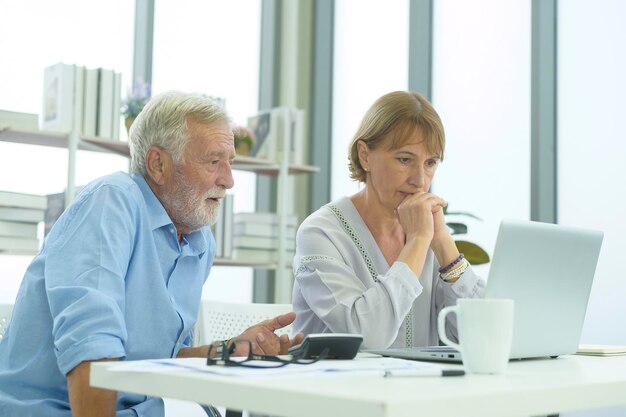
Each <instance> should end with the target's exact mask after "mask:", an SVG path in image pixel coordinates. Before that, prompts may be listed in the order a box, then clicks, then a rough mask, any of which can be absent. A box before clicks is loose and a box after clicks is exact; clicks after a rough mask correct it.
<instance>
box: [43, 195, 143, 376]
mask: <svg viewBox="0 0 626 417" xmlns="http://www.w3.org/2000/svg"><path fill="white" fill-rule="evenodd" d="M131 201H132V200H129V198H128V197H127V196H126V197H124V190H123V189H122V188H118V187H102V188H97V189H95V190H92V191H91V192H90V193H89V194H88V195H85V194H83V195H80V196H79V197H78V198H77V201H76V202H75V203H74V204H73V205H72V206H71V210H72V211H71V212H70V213H68V215H67V216H64V217H63V220H62V224H57V225H55V230H54V233H57V234H59V235H58V236H57V237H58V238H56V239H53V240H52V241H53V242H54V243H53V244H52V245H50V246H48V247H47V248H46V249H47V251H48V260H47V262H46V266H45V275H46V279H45V285H46V291H47V295H48V302H49V305H50V309H51V313H52V317H54V324H53V329H52V332H53V337H54V345H55V353H56V355H57V361H58V366H59V369H60V370H61V372H62V373H63V374H67V373H68V372H69V371H70V370H72V369H73V368H74V367H75V366H77V365H78V364H79V363H80V362H83V361H87V360H94V359H102V358H121V357H124V356H125V348H124V345H125V342H126V340H127V336H128V335H127V329H126V325H125V321H124V308H125V303H126V300H125V281H124V279H125V276H126V271H127V269H128V262H129V259H130V257H131V251H132V242H133V240H134V239H135V236H134V233H135V229H136V228H135V227H134V222H135V218H136V214H137V212H136V210H135V208H134V207H133V204H132V202H131ZM112 205H113V206H115V207H116V209H115V210H111V209H110V207H111V206H112ZM107 208H108V209H107Z"/></svg>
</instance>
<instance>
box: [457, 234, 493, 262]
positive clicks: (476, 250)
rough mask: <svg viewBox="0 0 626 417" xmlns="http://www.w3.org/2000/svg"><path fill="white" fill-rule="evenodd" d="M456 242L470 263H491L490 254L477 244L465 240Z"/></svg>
mask: <svg viewBox="0 0 626 417" xmlns="http://www.w3.org/2000/svg"><path fill="white" fill-rule="evenodd" d="M454 243H456V247H457V249H458V250H459V252H461V253H462V254H464V255H465V259H467V261H468V262H469V263H470V264H472V265H480V264H486V263H489V261H490V259H489V254H488V253H487V252H485V251H484V249H483V248H481V247H480V246H478V245H477V244H475V243H472V242H468V241H465V240H457V241H455V242H454Z"/></svg>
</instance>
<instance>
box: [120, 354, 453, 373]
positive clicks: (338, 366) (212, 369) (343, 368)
mask: <svg viewBox="0 0 626 417" xmlns="http://www.w3.org/2000/svg"><path fill="white" fill-rule="evenodd" d="M255 363H258V362H255ZM442 369H443V368H442V367H441V366H440V365H437V364H433V363H426V362H417V361H408V360H404V359H397V358H382V357H377V358H356V359H353V360H322V361H319V362H315V363H313V364H308V365H299V364H289V365H286V366H282V367H280V368H265V369H255V368H246V367H241V366H220V365H212V366H207V365H206V359H204V358H184V359H155V360H143V361H129V362H127V363H125V364H123V365H116V366H114V367H112V368H111V370H112V371H119V372H122V371H124V372H128V371H131V372H147V373H150V372H164V371H165V372H204V373H211V374H217V375H226V376H247V377H271V376H280V375H291V374H298V373H307V374H318V375H331V374H337V375H340V374H342V373H346V372H349V373H350V375H355V374H366V375H381V376H384V375H386V374H387V375H389V374H390V373H391V372H393V371H402V372H403V373H410V374H411V375H412V376H421V375H424V376H431V375H437V374H438V373H440V372H441V370H442Z"/></svg>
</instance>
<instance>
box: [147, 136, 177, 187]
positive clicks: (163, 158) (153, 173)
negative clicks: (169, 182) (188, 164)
mask: <svg viewBox="0 0 626 417" xmlns="http://www.w3.org/2000/svg"><path fill="white" fill-rule="evenodd" d="M171 167H172V158H171V157H170V155H169V154H168V153H167V152H166V151H165V150H163V149H162V148H159V147H158V146H152V147H151V148H150V149H148V152H147V153H146V174H147V175H148V177H149V178H150V179H151V180H152V181H153V182H154V183H155V184H157V185H163V184H165V181H166V179H167V178H168V177H169V175H170V173H171Z"/></svg>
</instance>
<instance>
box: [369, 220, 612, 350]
mask: <svg viewBox="0 0 626 417" xmlns="http://www.w3.org/2000/svg"><path fill="white" fill-rule="evenodd" d="M602 239H603V233H602V232H599V231H595V230H586V229H579V228H573V227H566V226H561V225H554V224H548V223H539V222H531V221H519V220H503V221H502V223H501V224H500V229H499V231H498V238H497V240H496V246H495V249H494V254H493V260H492V264H491V268H490V270H489V279H488V280H487V288H486V290H485V298H511V299H513V300H515V313H514V324H513V342H512V346H511V359H523V358H537V357H556V356H559V355H565V354H570V353H574V352H576V350H577V348H578V344H579V342H580V335H581V332H582V327H583V322H584V320H585V312H586V310H587V302H588V300H589V293H590V291H591V284H592V282H593V277H594V274H595V270H596V264H597V262H598V256H599V254H600V247H601V245H602ZM368 352H372V353H378V354H382V355H385V356H393V357H399V358H406V359H417V360H437V361H445V362H459V361H460V360H461V354H460V353H459V352H457V351H456V350H455V349H453V348H450V347H448V346H426V347H415V348H390V349H382V350H380V349H378V350H368Z"/></svg>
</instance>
